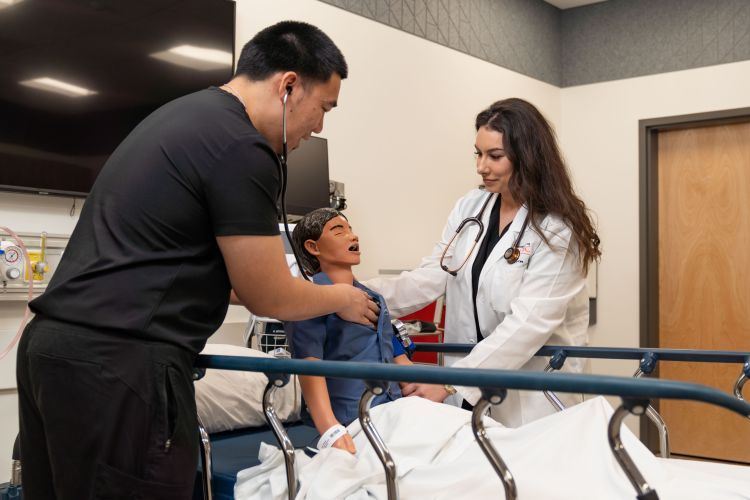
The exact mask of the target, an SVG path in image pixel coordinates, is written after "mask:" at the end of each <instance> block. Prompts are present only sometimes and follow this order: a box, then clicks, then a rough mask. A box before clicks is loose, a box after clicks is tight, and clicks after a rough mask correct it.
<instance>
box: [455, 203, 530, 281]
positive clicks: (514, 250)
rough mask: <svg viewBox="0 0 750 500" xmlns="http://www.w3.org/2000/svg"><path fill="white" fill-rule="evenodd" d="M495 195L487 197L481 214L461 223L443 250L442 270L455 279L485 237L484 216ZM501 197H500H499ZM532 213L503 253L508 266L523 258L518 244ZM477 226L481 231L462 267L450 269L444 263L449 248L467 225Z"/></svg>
mask: <svg viewBox="0 0 750 500" xmlns="http://www.w3.org/2000/svg"><path fill="white" fill-rule="evenodd" d="M493 195H494V193H488V194H487V197H486V198H485V200H484V203H482V207H481V208H480V209H479V212H478V213H477V215H475V216H473V217H467V218H465V219H464V220H462V221H461V223H460V224H459V225H458V228H456V232H455V233H454V235H453V237H452V238H451V239H450V241H449V242H448V244H447V245H446V247H445V249H444V250H443V254H442V255H441V256H440V268H441V269H442V270H443V271H445V272H447V273H448V274H450V275H451V276H453V277H456V276H458V271H460V270H461V269H462V268H463V267H464V265H465V264H466V263H467V262H468V261H469V258H470V257H471V255H472V254H473V253H474V248H475V247H476V246H477V243H478V242H479V240H480V239H481V238H482V236H483V235H484V223H483V222H482V217H483V216H484V211H485V210H486V209H487V205H488V204H489V202H490V200H491V199H492V197H493ZM498 196H500V195H498ZM530 213H531V210H530V209H529V210H528V211H527V212H526V216H525V217H524V219H523V225H522V226H521V231H519V233H518V235H516V239H515V241H514V242H513V245H511V246H510V247H508V249H507V250H505V253H503V258H504V259H505V261H506V262H507V263H508V264H515V263H516V262H518V259H519V258H520V256H521V250H520V249H519V248H518V244H519V243H520V242H521V238H523V235H524V234H525V233H526V228H527V227H528V224H529V214H530ZM471 223H474V224H477V226H479V231H478V232H477V235H476V237H475V238H474V243H473V244H472V246H471V249H470V250H469V252H468V254H467V255H466V258H465V259H464V260H463V262H461V265H460V266H458V268H456V269H449V268H448V266H446V265H445V264H444V263H443V260H444V259H445V254H446V253H447V252H448V248H450V246H451V245H452V244H453V242H454V241H455V240H456V238H458V235H459V234H460V233H461V230H463V228H464V227H465V226H466V225H467V224H471Z"/></svg>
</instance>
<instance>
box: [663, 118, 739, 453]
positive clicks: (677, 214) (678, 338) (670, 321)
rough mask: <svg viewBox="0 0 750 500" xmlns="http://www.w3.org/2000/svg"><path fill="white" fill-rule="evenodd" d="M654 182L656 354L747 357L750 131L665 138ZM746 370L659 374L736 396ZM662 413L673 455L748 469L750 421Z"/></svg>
mask: <svg viewBox="0 0 750 500" xmlns="http://www.w3.org/2000/svg"><path fill="white" fill-rule="evenodd" d="M658 177H659V215H658V217H659V346H660V347H666V348H680V349H715V350H732V351H735V350H739V351H750V123H740V124H731V125H719V126H713V127H702V128H692V129H683V130H672V131H664V132H660V133H659V137H658ZM740 370H741V366H740V365H739V364H738V365H722V364H714V363H710V364H708V363H660V364H659V375H660V377H662V378H667V379H674V380H684V381H692V382H698V383H702V384H705V385H709V386H712V387H715V388H717V389H720V390H722V391H724V392H730V393H731V390H732V387H733V384H734V381H735V380H736V378H737V377H738V376H739V374H740ZM748 385H749V386H750V384H748ZM744 392H745V394H744V395H745V399H746V400H750V387H746V389H745V391H744ZM659 408H660V412H661V414H662V416H663V417H664V420H665V422H666V423H667V426H668V428H669V434H670V440H671V445H672V452H673V453H676V454H681V455H689V456H696V457H707V458H717V459H722V460H732V461H737V462H745V463H750V446H748V443H750V420H748V419H746V418H742V417H740V416H738V415H736V414H733V413H730V412H728V411H726V410H723V409H719V408H717V407H713V406H709V405H706V404H703V403H688V402H683V401H669V400H663V401H661V402H660V404H659Z"/></svg>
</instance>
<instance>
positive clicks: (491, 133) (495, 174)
mask: <svg viewBox="0 0 750 500" xmlns="http://www.w3.org/2000/svg"><path fill="white" fill-rule="evenodd" d="M474 155H475V156H476V159H477V173H478V174H479V175H481V176H482V182H483V183H484V187H485V188H486V189H487V192H489V193H500V194H501V195H503V196H504V197H506V196H508V195H509V194H510V191H509V189H508V183H509V181H510V177H511V176H512V175H513V164H512V163H511V162H510V160H509V159H508V157H507V156H506V154H505V150H504V149H503V134H501V133H500V132H498V131H496V130H492V129H490V128H487V127H481V128H480V129H479V130H478V131H477V137H476V141H475V143H474Z"/></svg>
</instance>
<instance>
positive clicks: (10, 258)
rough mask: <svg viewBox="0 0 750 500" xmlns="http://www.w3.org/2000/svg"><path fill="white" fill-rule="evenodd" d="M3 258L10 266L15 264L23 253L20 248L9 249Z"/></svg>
mask: <svg viewBox="0 0 750 500" xmlns="http://www.w3.org/2000/svg"><path fill="white" fill-rule="evenodd" d="M3 257H4V258H5V262H7V263H8V264H15V263H16V262H18V261H19V259H20V258H21V251H20V249H19V248H18V247H8V248H6V249H5V255H4V256H3Z"/></svg>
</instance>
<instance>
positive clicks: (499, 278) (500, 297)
mask: <svg viewBox="0 0 750 500" xmlns="http://www.w3.org/2000/svg"><path fill="white" fill-rule="evenodd" d="M525 271H526V265H524V264H522V263H520V262H519V263H516V264H511V265H501V266H499V267H498V269H496V270H495V272H494V275H493V277H492V283H491V285H490V290H489V292H490V293H489V299H490V307H491V308H492V309H493V310H494V311H495V312H496V313H502V314H508V313H510V303H511V301H512V300H513V299H514V298H516V297H517V296H518V293H519V291H520V289H521V282H522V281H523V273H524V272H525Z"/></svg>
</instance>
